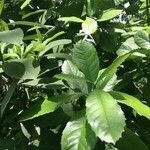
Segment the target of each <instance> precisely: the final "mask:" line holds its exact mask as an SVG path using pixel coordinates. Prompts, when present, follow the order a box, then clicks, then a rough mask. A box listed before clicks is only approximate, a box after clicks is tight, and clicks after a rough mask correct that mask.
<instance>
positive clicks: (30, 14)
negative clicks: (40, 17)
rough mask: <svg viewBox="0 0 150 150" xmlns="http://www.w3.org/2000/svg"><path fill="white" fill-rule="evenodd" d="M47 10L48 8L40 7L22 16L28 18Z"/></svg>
mask: <svg viewBox="0 0 150 150" xmlns="http://www.w3.org/2000/svg"><path fill="white" fill-rule="evenodd" d="M45 11H46V9H39V10H36V11H33V12H30V13H27V14H25V15H23V16H22V19H25V18H28V17H30V16H32V15H35V14H38V13H42V12H45Z"/></svg>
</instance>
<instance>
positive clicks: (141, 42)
mask: <svg viewBox="0 0 150 150" xmlns="http://www.w3.org/2000/svg"><path fill="white" fill-rule="evenodd" d="M134 40H135V43H136V44H137V45H138V46H139V47H141V48H143V49H150V40H149V35H148V33H147V32H146V31H144V30H141V31H138V32H137V33H136V34H135V36H134Z"/></svg>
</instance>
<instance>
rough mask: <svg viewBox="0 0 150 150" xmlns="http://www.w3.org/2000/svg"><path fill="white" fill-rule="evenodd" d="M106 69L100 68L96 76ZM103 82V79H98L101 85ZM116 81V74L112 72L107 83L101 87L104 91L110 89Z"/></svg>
mask: <svg viewBox="0 0 150 150" xmlns="http://www.w3.org/2000/svg"><path fill="white" fill-rule="evenodd" d="M105 70H106V69H102V70H100V71H99V74H98V78H99V76H101V74H102V73H103V72H104V71H105ZM102 83H103V80H100V81H99V84H100V85H101V84H102ZM117 83H118V81H117V75H116V74H114V75H113V76H112V78H111V79H110V80H109V81H108V83H107V84H106V85H105V87H104V88H103V90H104V91H112V90H113V88H114V86H115V85H116V84H117Z"/></svg>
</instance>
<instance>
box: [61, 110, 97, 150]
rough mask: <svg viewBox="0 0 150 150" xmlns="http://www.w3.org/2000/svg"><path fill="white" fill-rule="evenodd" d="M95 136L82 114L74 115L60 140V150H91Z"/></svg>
mask: <svg viewBox="0 0 150 150" xmlns="http://www.w3.org/2000/svg"><path fill="white" fill-rule="evenodd" d="M96 140H97V138H96V136H95V134H94V132H93V131H92V130H91V128H90V126H89V124H88V123H87V120H86V117H85V114H84V112H78V113H76V114H75V115H74V116H73V117H72V119H71V120H70V121H69V122H68V123H67V125H66V127H65V129H64V131H63V134H62V139H61V149H62V150H67V149H68V150H92V149H93V148H94V145H95V143H96Z"/></svg>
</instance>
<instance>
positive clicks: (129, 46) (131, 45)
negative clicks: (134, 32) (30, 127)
mask: <svg viewBox="0 0 150 150" xmlns="http://www.w3.org/2000/svg"><path fill="white" fill-rule="evenodd" d="M139 48H140V47H139V46H138V45H137V44H136V43H135V41H134V38H133V37H131V38H128V39H127V40H126V41H125V42H123V44H122V45H121V46H120V48H119V49H118V50H117V54H118V55H123V54H126V53H128V52H130V51H131V50H137V49H139Z"/></svg>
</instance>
